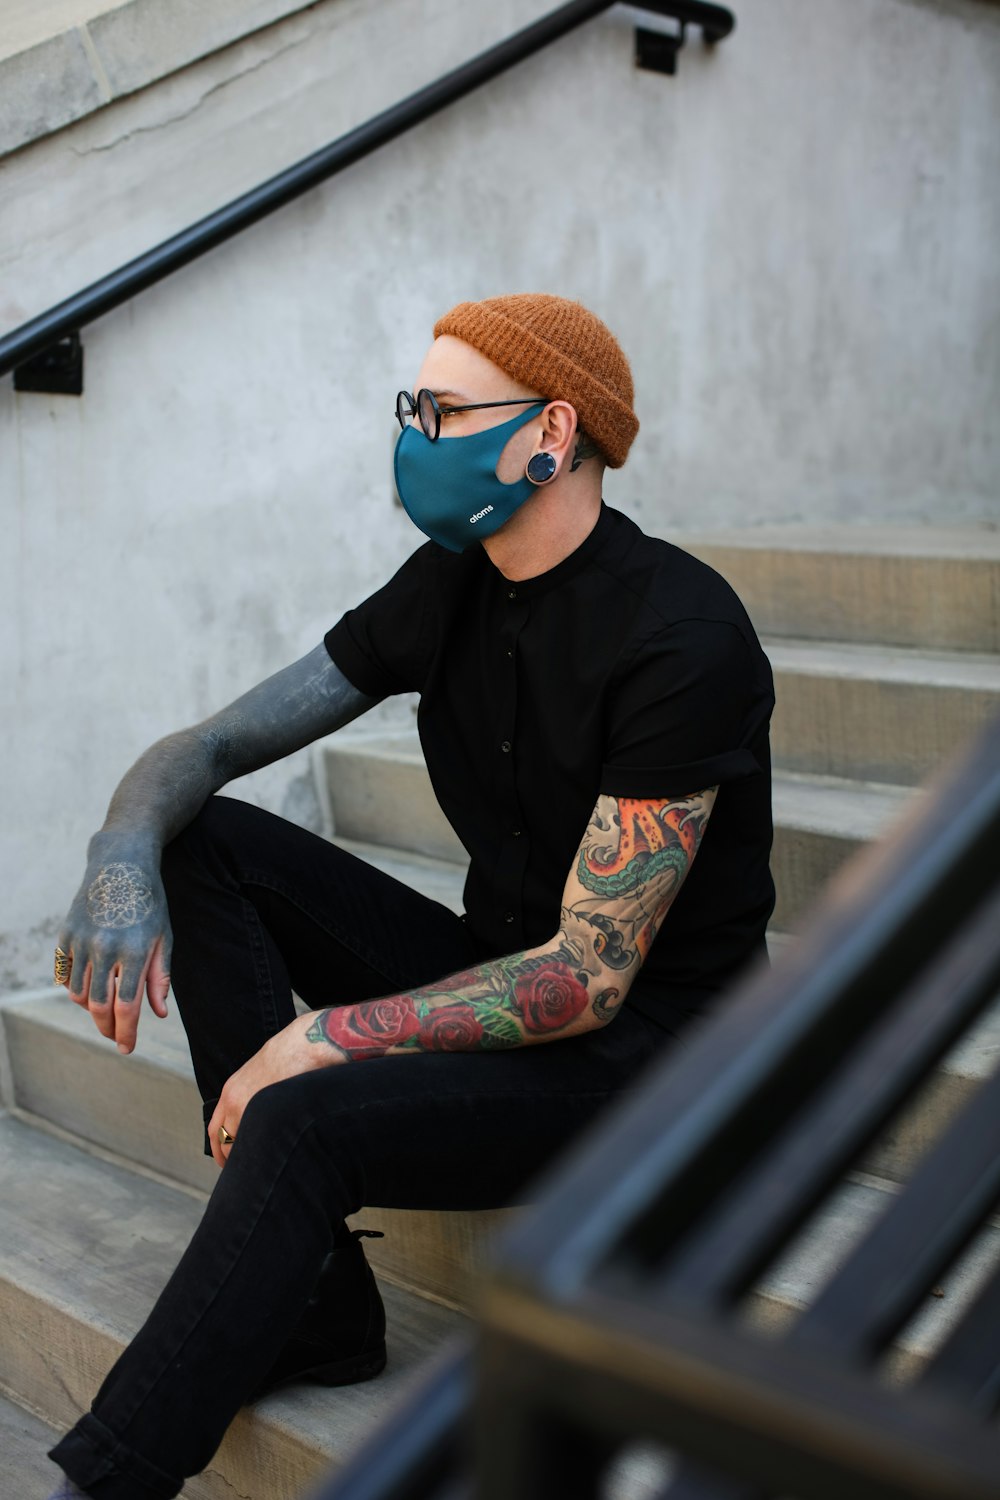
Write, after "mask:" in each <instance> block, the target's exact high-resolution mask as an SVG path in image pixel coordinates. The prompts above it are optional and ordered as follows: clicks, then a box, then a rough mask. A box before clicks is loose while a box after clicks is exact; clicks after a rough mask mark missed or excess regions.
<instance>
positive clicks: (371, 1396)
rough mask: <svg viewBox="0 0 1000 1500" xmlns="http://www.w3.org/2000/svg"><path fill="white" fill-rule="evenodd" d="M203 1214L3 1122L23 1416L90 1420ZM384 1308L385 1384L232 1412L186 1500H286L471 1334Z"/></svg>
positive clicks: (192, 1201) (423, 1312)
mask: <svg viewBox="0 0 1000 1500" xmlns="http://www.w3.org/2000/svg"><path fill="white" fill-rule="evenodd" d="M200 1213H201V1202H200V1200H199V1199H198V1198H197V1197H196V1196H194V1195H192V1194H190V1193H186V1192H183V1191H182V1190H180V1189H178V1188H171V1187H169V1186H167V1185H165V1184H164V1183H162V1182H156V1181H153V1180H151V1179H150V1178H148V1177H145V1176H142V1175H139V1174H137V1173H135V1172H133V1171H130V1170H128V1169H126V1168H125V1167H124V1166H122V1165H121V1164H118V1163H115V1162H112V1161H110V1160H100V1159H97V1158H95V1157H94V1156H92V1155H89V1154H88V1153H86V1152H84V1151H82V1150H79V1149H77V1148H76V1147H75V1146H73V1145H71V1144H69V1143H67V1142H66V1141H64V1140H60V1139H55V1138H53V1137H52V1136H50V1135H48V1134H46V1133H44V1132H43V1131H41V1130H38V1129H32V1128H30V1127H29V1126H28V1125H26V1124H25V1123H24V1122H23V1121H19V1120H15V1119H12V1118H9V1117H8V1118H3V1119H0V1249H2V1261H0V1369H2V1370H3V1373H4V1381H5V1382H6V1385H7V1389H8V1391H9V1392H10V1393H12V1394H13V1395H14V1396H15V1397H16V1399H17V1400H18V1402H19V1403H20V1404H22V1405H23V1406H26V1407H30V1408H31V1409H32V1410H33V1411H35V1412H37V1413H39V1414H40V1415H41V1417H42V1418H43V1419H44V1421H45V1422H46V1423H49V1424H51V1425H52V1426H54V1427H57V1428H59V1429H64V1428H65V1427H66V1426H68V1425H70V1424H71V1423H72V1422H73V1421H75V1420H76V1418H77V1417H78V1416H79V1414H80V1413H81V1412H82V1411H86V1410H87V1409H88V1407H89V1404H90V1401H91V1399H92V1398H93V1395H94V1393H95V1391H96V1389H97V1387H98V1385H99V1383H100V1381H101V1379H102V1378H103V1376H104V1374H105V1372H106V1371H107V1369H108V1367H109V1366H110V1364H111V1363H112V1362H113V1361H114V1359H115V1358H116V1357H117V1355H118V1353H119V1352H120V1351H121V1349H122V1348H123V1347H124V1345H125V1343H126V1342H127V1341H128V1339H129V1338H130V1337H131V1336H132V1334H133V1333H134V1332H135V1330H136V1329H137V1328H138V1327H139V1326H140V1325H141V1323H142V1321H143V1319H144V1317H145V1316H146V1314H147V1312H148V1310H149V1308H150V1306H151V1305H152V1303H153V1301H154V1299H155V1297H156V1296H157V1294H158V1293H159V1291H160V1289H161V1288H162V1286H163V1284H164V1282H165V1281H166V1279H167V1276H168V1275H169V1273H170V1271H171V1270H172V1269H173V1266H174V1265H175V1263H176V1261H177V1259H178V1258H179V1256H180V1254H181V1252H182V1250H183V1249H184V1247H185V1245H186V1244H187V1242H188V1240H189V1238H190V1236H191V1233H192V1231H193V1229H194V1227H195V1225H196V1224H197V1221H198V1218H199V1216H200ZM370 1243H373V1242H370ZM383 1295H384V1298H385V1304H386V1314H387V1321H388V1329H389V1332H388V1338H387V1342H388V1349H389V1362H388V1365H387V1367H386V1370H385V1372H384V1373H383V1374H382V1375H380V1376H379V1377H378V1378H377V1379H376V1380H373V1381H368V1382H365V1383H364V1384H362V1385H358V1386H348V1387H345V1388H343V1389H342V1390H335V1391H329V1390H323V1389H322V1388H320V1387H313V1386H305V1385H303V1386H298V1387H295V1388H294V1389H290V1390H288V1391H286V1392H282V1393H278V1394H275V1395H274V1396H271V1397H269V1398H268V1399H267V1400H265V1401H263V1402H261V1403H259V1404H258V1405H257V1406H256V1407H255V1408H253V1409H252V1410H245V1411H243V1412H241V1413H240V1415H239V1416H238V1417H237V1419H236V1421H235V1422H234V1424H233V1426H232V1428H231V1429H230V1431H229V1433H228V1434H227V1436H226V1438H225V1440H224V1442H223V1444H222V1447H221V1448H220V1450H219V1452H218V1453H217V1455H216V1457H215V1459H214V1460H213V1462H212V1465H211V1467H210V1469H209V1470H208V1471H206V1473H205V1474H204V1475H203V1476H201V1477H200V1478H198V1479H196V1480H193V1481H192V1482H191V1483H190V1484H189V1485H188V1486H187V1487H186V1488H185V1492H184V1493H185V1495H188V1494H190V1495H191V1496H192V1497H193V1500H223V1497H226V1500H231V1497H232V1495H233V1494H239V1495H242V1496H244V1497H245V1500H274V1497H276V1496H279V1495H280V1496H288V1497H289V1500H291V1497H292V1496H297V1495H299V1494H301V1493H302V1492H303V1490H304V1488H305V1487H306V1486H307V1485H308V1484H311V1483H313V1482H315V1479H316V1476H317V1475H318V1474H320V1473H323V1472H325V1471H326V1470H327V1469H328V1468H329V1467H330V1466H331V1465H333V1464H336V1463H339V1462H341V1461H342V1460H343V1459H344V1458H345V1457H346V1456H347V1454H348V1453H349V1452H351V1451H352V1450H353V1448H354V1447H355V1446H356V1445H357V1444H358V1443H359V1442H360V1441H361V1440H362V1439H363V1438H364V1437H365V1436H366V1435H367V1433H368V1432H369V1431H370V1429H372V1428H373V1427H375V1426H376V1425H377V1424H378V1423H380V1422H382V1421H383V1420H385V1419H386V1418H387V1417H388V1416H389V1414H390V1413H391V1410H392V1408H393V1407H394V1405H395V1403H396V1402H397V1401H398V1400H400V1399H402V1398H403V1396H404V1394H405V1392H406V1391H407V1390H408V1388H409V1387H410V1385H411V1383H412V1381H413V1380H414V1378H415V1377H416V1376H417V1373H418V1371H419V1368H420V1367H421V1365H422V1364H423V1363H424V1362H425V1360H426V1358H427V1356H428V1354H429V1353H430V1352H432V1351H433V1350H434V1349H436V1348H437V1347H438V1346H439V1345H440V1344H441V1343H442V1342H443V1341H444V1340H445V1339H446V1338H447V1337H448V1336H450V1335H452V1334H455V1333H456V1332H458V1331H459V1330H460V1329H462V1328H464V1327H466V1326H467V1322H466V1320H465V1319H464V1318H463V1317H462V1316H461V1315H460V1314H458V1313H456V1312H454V1311H451V1310H450V1309H446V1308H444V1307H440V1306H437V1305H435V1304H434V1303H433V1302H430V1301H428V1300H426V1299H424V1298H420V1297H415V1296H413V1295H412V1294H411V1293H408V1292H405V1291H403V1290H401V1289H399V1288H398V1287H395V1286H392V1285H391V1284H388V1283H384V1284H383ZM5 1493H6V1492H5ZM40 1493H42V1494H44V1493H45V1491H41V1492H40Z"/></svg>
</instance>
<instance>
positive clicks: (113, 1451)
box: [49, 1412, 184, 1500]
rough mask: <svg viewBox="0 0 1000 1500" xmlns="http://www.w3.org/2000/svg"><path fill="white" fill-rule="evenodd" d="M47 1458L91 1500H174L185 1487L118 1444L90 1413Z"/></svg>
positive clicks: (129, 1449) (111, 1433)
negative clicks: (91, 1498)
mask: <svg viewBox="0 0 1000 1500" xmlns="http://www.w3.org/2000/svg"><path fill="white" fill-rule="evenodd" d="M49 1458H51V1459H52V1461H53V1463H57V1464H58V1465H59V1467H60V1469H62V1471H63V1473H64V1474H67V1475H68V1476H69V1478H70V1479H72V1481H73V1483H74V1484H75V1485H79V1487H80V1489H82V1490H84V1491H85V1492H86V1493H87V1494H88V1495H91V1496H92V1497H93V1500H173V1497H174V1496H175V1495H178V1494H180V1491H181V1488H182V1486H183V1484H184V1480H183V1478H180V1479H177V1478H175V1477H174V1476H173V1475H172V1474H165V1473H164V1472H163V1470H162V1469H158V1468H157V1467H156V1465H155V1464H151V1463H149V1462H147V1460H146V1459H144V1458H142V1457H140V1455H139V1454H138V1453H135V1452H133V1450H132V1449H131V1448H129V1447H127V1445H126V1444H125V1443H120V1442H119V1441H118V1439H117V1438H116V1437H115V1435H114V1433H113V1432H110V1431H109V1430H108V1428H107V1427H105V1425H104V1423H103V1422H99V1421H98V1420H97V1418H96V1417H95V1416H94V1414H93V1412H88V1413H87V1415H86V1416H84V1417H81V1418H80V1420H79V1422H77V1424H76V1426H75V1427H74V1428H72V1430H71V1431H70V1432H68V1433H67V1434H66V1436H65V1437H64V1438H63V1439H62V1441H61V1442H58V1443H57V1444H56V1446H55V1447H54V1448H52V1449H50V1450H49Z"/></svg>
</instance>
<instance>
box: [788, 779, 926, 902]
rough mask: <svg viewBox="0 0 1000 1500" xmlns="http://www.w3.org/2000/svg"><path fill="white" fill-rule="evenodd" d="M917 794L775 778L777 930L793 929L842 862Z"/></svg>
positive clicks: (837, 782) (872, 786)
mask: <svg viewBox="0 0 1000 1500" xmlns="http://www.w3.org/2000/svg"><path fill="white" fill-rule="evenodd" d="M921 795H922V794H921V793H920V792H919V791H914V789H913V788H912V787H905V786H888V785H885V784H883V783H881V782H861V781H851V780H845V779H842V778H839V777H835V776H804V775H798V774H795V773H792V772H785V773H778V774H776V775H775V777H774V781H773V786H772V806H773V809H774V847H773V849H772V851H771V873H772V875H773V876H774V884H775V888H776V891H777V902H776V905H775V908H774V916H773V918H772V921H773V925H774V926H775V927H777V928H778V929H779V930H781V931H788V930H794V929H795V928H796V927H797V926H799V925H800V923H801V922H802V920H803V918H804V917H805V916H806V915H807V914H808V912H809V910H810V908H811V907H812V906H813V904H814V902H815V901H816V900H818V898H819V896H820V895H821V893H822V891H823V889H824V887H825V886H826V884H827V882H828V881H829V880H830V878H831V877H832V876H833V875H835V874H836V872H837V871H838V870H839V869H840V867H841V865H843V863H844V862H845V860H847V859H849V858H850V857H851V855H852V854H855V853H856V852H857V851H858V850H859V849H861V848H862V847H863V846H864V845H865V844H867V843H869V842H870V841H871V840H872V839H876V838H879V837H880V836H881V835H882V834H883V833H884V832H885V831H886V830H887V829H888V828H889V827H890V826H891V825H892V824H893V823H894V822H895V821H896V819H897V818H899V817H900V816H901V815H902V814H903V813H904V811H905V809H906V807H907V804H908V803H909V802H910V801H911V800H912V799H913V798H916V797H920V796H921Z"/></svg>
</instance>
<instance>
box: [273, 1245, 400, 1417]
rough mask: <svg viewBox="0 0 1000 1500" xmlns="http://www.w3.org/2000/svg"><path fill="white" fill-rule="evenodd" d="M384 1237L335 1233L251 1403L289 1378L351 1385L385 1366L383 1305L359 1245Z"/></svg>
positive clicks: (365, 1378) (376, 1372)
mask: <svg viewBox="0 0 1000 1500" xmlns="http://www.w3.org/2000/svg"><path fill="white" fill-rule="evenodd" d="M382 1237H383V1236H382V1234H381V1231H379V1230H377V1229H348V1228H347V1226H346V1225H344V1226H343V1227H342V1229H340V1230H339V1231H338V1233H337V1236H336V1238H335V1239H334V1242H333V1249H332V1250H331V1251H330V1253H329V1255H328V1256H327V1257H326V1260H325V1261H324V1262H323V1269H322V1270H321V1272H320V1275H319V1280H318V1281H317V1283H316V1289H315V1291H314V1292H313V1294H312V1296H311V1297H310V1298H309V1301H308V1303H307V1304H306V1309H305V1312H304V1313H303V1314H302V1317H301V1318H300V1319H299V1323H298V1325H297V1327H296V1329H295V1331H294V1333H293V1334H292V1336H291V1338H290V1339H289V1340H288V1343H287V1344H286V1345H285V1347H284V1349H282V1351H281V1353H280V1354H279V1355H278V1358H277V1359H276V1360H275V1362H274V1364H273V1365H272V1366H271V1368H270V1370H269V1371H268V1373H267V1375H266V1376H265V1377H264V1379H263V1380H262V1381H261V1383H260V1385H259V1386H258V1387H257V1389H256V1390H255V1391H254V1393H253V1395H252V1396H251V1397H250V1400H251V1401H256V1400H258V1399H259V1398H260V1397H261V1396H266V1395H267V1394H268V1392H269V1391H273V1390H276V1389H277V1387H278V1386H281V1385H285V1384H287V1383H288V1382H290V1381H293V1380H315V1381H318V1382H319V1383H320V1385H352V1384H354V1383H355V1382H356V1381H359V1380H371V1378H372V1376H373V1375H378V1374H379V1373H380V1372H381V1371H382V1370H384V1369H385V1309H384V1307H383V1306H382V1298H381V1297H380V1296H379V1290H378V1286H377V1285H376V1282H375V1277H374V1276H373V1275H372V1269H371V1266H370V1265H369V1264H368V1262H367V1260H366V1259H365V1252H364V1250H363V1248H362V1246H361V1240H362V1239H382Z"/></svg>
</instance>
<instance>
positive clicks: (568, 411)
mask: <svg viewBox="0 0 1000 1500" xmlns="http://www.w3.org/2000/svg"><path fill="white" fill-rule="evenodd" d="M542 418H543V427H542V440H541V443H540V444H539V448H540V449H541V450H542V451H543V452H545V453H551V454H552V457H553V458H554V459H556V460H557V462H559V463H561V462H562V460H563V459H564V458H565V457H566V456H567V454H570V453H571V452H572V448H573V440H574V438H575V437H576V429H577V420H576V408H575V407H574V406H571V405H570V403H569V402H568V401H550V402H549V404H548V406H547V407H546V408H545V410H544V412H543V413H542Z"/></svg>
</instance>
